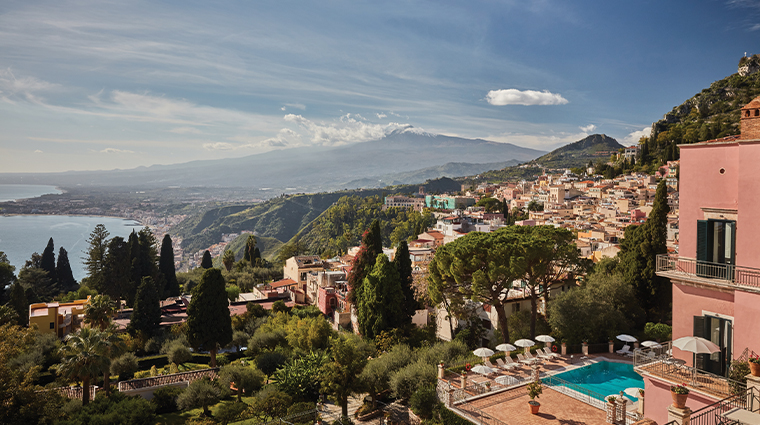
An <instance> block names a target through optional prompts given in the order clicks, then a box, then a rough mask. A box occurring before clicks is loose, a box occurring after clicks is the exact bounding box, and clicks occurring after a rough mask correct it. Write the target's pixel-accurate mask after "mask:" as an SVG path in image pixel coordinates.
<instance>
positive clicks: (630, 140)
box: [623, 127, 652, 145]
mask: <svg viewBox="0 0 760 425" xmlns="http://www.w3.org/2000/svg"><path fill="white" fill-rule="evenodd" d="M650 134H652V127H644V128H642V129H641V130H638V131H634V132H632V133H630V134H629V135H627V136H625V138H624V139H623V144H624V145H635V144H636V143H638V142H639V139H641V138H642V137H649V135H650Z"/></svg>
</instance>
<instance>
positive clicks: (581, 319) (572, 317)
mask: <svg viewBox="0 0 760 425" xmlns="http://www.w3.org/2000/svg"><path fill="white" fill-rule="evenodd" d="M643 317H644V312H643V310H642V309H641V308H640V307H639V306H638V302H637V300H636V296H635V292H634V290H633V288H632V287H631V286H630V285H628V284H627V283H626V282H625V281H624V280H623V279H621V277H620V276H619V275H604V274H600V273H594V274H592V275H590V276H589V277H588V278H587V279H586V284H585V285H584V286H582V287H579V288H574V289H571V290H569V291H565V292H563V293H561V294H560V295H559V296H557V298H556V299H555V300H554V301H553V302H552V303H551V304H550V305H549V324H550V325H551V327H552V329H553V330H554V331H555V333H556V334H557V335H559V336H560V337H562V338H564V339H566V340H567V341H568V342H569V343H571V344H577V343H580V342H581V341H592V342H603V341H607V340H608V339H609V338H614V336H615V335H618V334H620V333H624V332H628V331H630V330H631V329H633V328H635V327H636V326H637V324H639V323H641V321H642V319H643Z"/></svg>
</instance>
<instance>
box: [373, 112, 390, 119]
mask: <svg viewBox="0 0 760 425" xmlns="http://www.w3.org/2000/svg"><path fill="white" fill-rule="evenodd" d="M375 115H377V118H378V119H383V118H388V115H385V114H384V113H382V112H381V113H379V114H375Z"/></svg>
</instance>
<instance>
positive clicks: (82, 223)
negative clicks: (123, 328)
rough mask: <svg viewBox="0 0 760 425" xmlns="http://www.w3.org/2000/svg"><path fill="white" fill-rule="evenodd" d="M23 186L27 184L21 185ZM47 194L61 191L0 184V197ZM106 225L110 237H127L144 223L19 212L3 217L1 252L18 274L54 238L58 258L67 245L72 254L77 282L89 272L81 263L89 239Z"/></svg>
mask: <svg viewBox="0 0 760 425" xmlns="http://www.w3.org/2000/svg"><path fill="white" fill-rule="evenodd" d="M19 186H24V187H19ZM47 193H60V191H57V190H56V189H55V187H53V186H31V185H0V200H3V201H7V200H15V199H24V198H33V197H37V196H41V195H43V194H47ZM98 224H103V225H104V226H106V229H108V231H109V232H110V233H111V235H110V237H114V236H121V237H124V238H126V237H128V236H129V234H130V233H131V232H132V230H133V229H134V230H140V228H142V226H141V225H140V223H137V222H136V221H134V220H125V219H122V218H116V217H96V216H65V215H16V216H0V251H3V252H5V254H6V255H8V260H10V262H11V264H13V265H14V266H16V274H18V272H19V270H20V269H21V267H22V266H23V265H24V262H25V261H26V260H28V259H30V258H31V256H32V253H34V252H37V253H40V254H42V251H43V250H44V249H45V247H46V246H47V243H48V239H50V238H51V237H52V238H53V242H54V243H55V255H56V261H57V259H58V250H59V249H60V247H64V248H65V249H66V251H68V253H69V262H71V271H72V272H73V273H74V278H76V279H77V281H79V280H81V279H82V278H83V277H85V276H86V275H87V274H86V272H85V269H84V265H83V264H82V257H83V256H84V251H85V250H86V249H87V239H88V238H89V236H90V232H92V230H93V229H94V228H95V226H96V225H98Z"/></svg>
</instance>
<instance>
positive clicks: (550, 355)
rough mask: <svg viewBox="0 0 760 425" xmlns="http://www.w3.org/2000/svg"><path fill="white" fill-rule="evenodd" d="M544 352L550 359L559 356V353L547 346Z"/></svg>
mask: <svg viewBox="0 0 760 425" xmlns="http://www.w3.org/2000/svg"><path fill="white" fill-rule="evenodd" d="M544 353H546V355H547V356H549V357H550V358H552V359H554V358H559V357H560V356H559V354H557V353H555V352H553V351H552V350H550V349H548V348H544Z"/></svg>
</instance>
